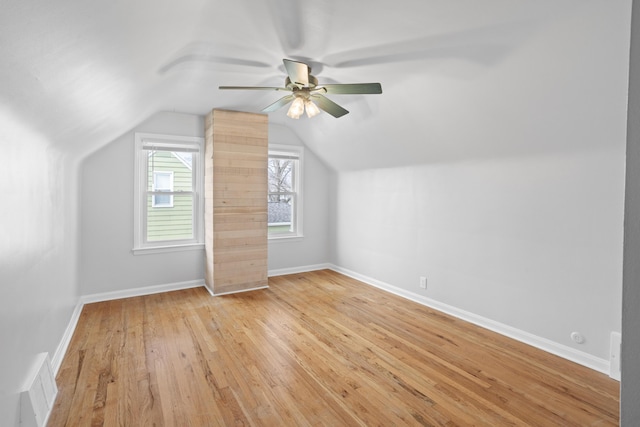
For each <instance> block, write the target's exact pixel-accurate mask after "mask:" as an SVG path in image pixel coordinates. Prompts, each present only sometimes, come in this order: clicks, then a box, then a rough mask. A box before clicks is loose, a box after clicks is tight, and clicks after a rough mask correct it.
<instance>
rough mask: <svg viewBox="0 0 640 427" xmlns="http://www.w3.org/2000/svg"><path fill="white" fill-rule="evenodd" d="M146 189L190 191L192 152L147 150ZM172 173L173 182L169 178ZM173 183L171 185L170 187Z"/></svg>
mask: <svg viewBox="0 0 640 427" xmlns="http://www.w3.org/2000/svg"><path fill="white" fill-rule="evenodd" d="M147 153H148V154H147V155H148V161H147V168H148V174H147V177H148V179H147V190H154V186H155V189H157V190H173V191H192V189H193V157H194V156H193V153H184V152H180V151H152V150H148V151H147ZM170 175H173V182H168V181H167V180H170V179H171V178H170ZM172 185H173V187H172Z"/></svg>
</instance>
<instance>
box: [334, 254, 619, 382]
mask: <svg viewBox="0 0 640 427" xmlns="http://www.w3.org/2000/svg"><path fill="white" fill-rule="evenodd" d="M329 268H330V269H331V270H334V271H336V272H338V273H341V274H344V275H345V276H349V277H351V278H353V279H356V280H359V281H361V282H364V283H366V284H368V285H371V286H375V287H376V288H379V289H382V290H385V291H387V292H390V293H392V294H395V295H398V296H401V297H403V298H406V299H408V300H411V301H414V302H417V303H418V304H422V305H424V306H427V307H430V308H433V309H435V310H438V311H441V312H443V313H446V314H449V315H451V316H454V317H457V318H459V319H462V320H465V321H467V322H470V323H473V324H474V325H477V326H480V327H483V328H485V329H489V330H491V331H493V332H497V333H499V334H501V335H504V336H507V337H509V338H513V339H515V340H517V341H520V342H523V343H525V344H529V345H531V346H533V347H536V348H539V349H541V350H544V351H546V352H548V353H551V354H555V355H556V356H560V357H562V358H564V359H567V360H570V361H572V362H575V363H578V364H580V365H583V366H586V367H587V368H591V369H593V370H596V371H598V372H602V373H604V374H607V375H609V373H610V363H609V361H608V360H605V359H601V358H598V357H595V356H593V355H591V354H589V353H585V352H582V351H578V350H576V349H574V348H571V347H568V346H565V345H562V344H559V343H557V342H554V341H551V340H548V339H546V338H542V337H539V336H536V335H533V334H530V333H529V332H525V331H522V330H520V329H517V328H514V327H511V326H509V325H505V324H503V323H500V322H496V321H494V320H491V319H487V318H486V317H482V316H479V315H477V314H474V313H470V312H468V311H465V310H461V309H459V308H456V307H453V306H451V305H448V304H444V303H442V302H439V301H436V300H434V299H431V298H427V297H424V296H422V295H419V294H416V293H414V292H411V291H407V290H406V289H402V288H399V287H397V286H393V285H390V284H388V283H385V282H382V281H380V280H376V279H373V278H371V277H368V276H364V275H362V274H359V273H356V272H355V271H351V270H348V269H346V268H342V267H338V266H336V265H331V266H330V267H329Z"/></svg>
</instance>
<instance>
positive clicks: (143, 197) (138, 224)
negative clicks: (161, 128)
mask: <svg viewBox="0 0 640 427" xmlns="http://www.w3.org/2000/svg"><path fill="white" fill-rule="evenodd" d="M149 147H158V148H159V149H164V150H168V149H171V148H176V151H190V152H191V153H192V154H193V160H192V162H191V163H192V165H191V166H192V169H191V170H192V177H193V192H192V194H193V238H192V239H183V240H161V241H151V242H150V241H148V240H147V237H146V231H147V203H148V202H147V200H148V199H147V197H148V196H149V190H148V188H149V185H148V182H147V180H148V179H149V171H148V161H149V156H148V153H149ZM134 160H135V165H134V175H133V176H134V192H133V193H134V204H133V216H134V218H133V223H134V233H133V253H134V254H135V255H143V254H150V253H161V252H172V251H182V250H193V249H204V192H203V189H204V138H201V137H192V136H177V135H161V134H153V133H139V132H137V133H136V134H135V156H134ZM172 181H173V180H172ZM151 193H153V190H152V191H151ZM168 193H169V194H170V195H171V196H172V198H173V195H174V194H180V192H177V193H176V192H174V191H173V188H172V191H170V192H168Z"/></svg>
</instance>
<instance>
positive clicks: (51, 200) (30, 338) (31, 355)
mask: <svg viewBox="0 0 640 427" xmlns="http://www.w3.org/2000/svg"><path fill="white" fill-rule="evenodd" d="M0 123H2V125H0V147H1V149H2V158H3V171H2V176H3V177H2V179H1V180H0V194H1V195H2V202H1V205H0V362H1V363H0V420H1V421H0V424H2V425H6V426H14V425H18V422H19V418H18V414H19V393H20V391H22V390H23V388H24V386H25V382H26V381H27V380H28V378H27V377H28V374H29V372H30V370H31V365H32V363H34V361H35V359H36V355H37V354H38V353H41V352H48V353H49V354H50V356H51V357H53V356H54V353H55V352H56V349H57V347H58V344H59V342H60V339H61V337H62V335H63V333H64V331H65V328H66V327H67V324H68V322H69V320H70V318H71V314H72V312H73V309H74V307H75V305H76V303H77V302H78V297H79V291H78V286H77V262H76V260H77V235H78V233H77V225H76V223H77V211H76V207H77V204H76V203H77V195H78V193H77V188H76V184H77V179H78V168H77V162H76V160H75V159H74V158H73V157H68V156H67V155H66V154H65V153H64V152H61V151H58V150H56V149H54V148H52V144H51V141H49V140H48V139H46V138H44V137H43V136H42V135H39V134H38V133H37V132H36V131H34V130H33V129H31V128H30V126H28V125H26V124H25V122H23V121H22V120H21V119H20V118H19V117H16V116H14V115H13V114H11V113H10V112H8V111H6V110H3V109H2V108H0Z"/></svg>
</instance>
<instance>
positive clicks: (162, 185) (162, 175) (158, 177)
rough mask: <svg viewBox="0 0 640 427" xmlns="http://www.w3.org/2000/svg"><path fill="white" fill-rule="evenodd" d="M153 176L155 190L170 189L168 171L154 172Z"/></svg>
mask: <svg viewBox="0 0 640 427" xmlns="http://www.w3.org/2000/svg"><path fill="white" fill-rule="evenodd" d="M153 178H154V180H155V183H154V185H153V187H154V189H155V190H156V191H159V190H167V191H171V174H170V173H169V172H155V173H154V174H153Z"/></svg>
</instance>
